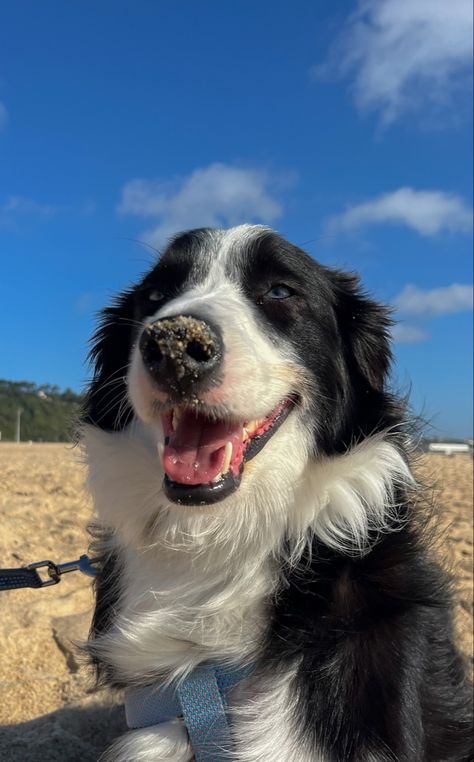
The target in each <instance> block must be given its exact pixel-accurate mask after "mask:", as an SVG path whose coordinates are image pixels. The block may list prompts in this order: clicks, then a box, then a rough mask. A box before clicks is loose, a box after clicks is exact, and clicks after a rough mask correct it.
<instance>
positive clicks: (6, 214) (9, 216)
mask: <svg viewBox="0 0 474 762" xmlns="http://www.w3.org/2000/svg"><path fill="white" fill-rule="evenodd" d="M56 211H57V208H56V207H55V206H51V205H49V204H38V202H37V201H33V199H31V198H25V197H24V196H9V197H8V198H7V200H6V201H5V202H4V203H3V204H0V222H1V223H9V222H14V221H15V220H17V219H18V218H19V217H23V216H28V217H31V216H33V217H41V218H43V219H45V218H48V217H52V216H53V215H54V214H56Z"/></svg>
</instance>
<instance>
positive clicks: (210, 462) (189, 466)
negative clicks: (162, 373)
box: [163, 410, 242, 485]
mask: <svg viewBox="0 0 474 762" xmlns="http://www.w3.org/2000/svg"><path fill="white" fill-rule="evenodd" d="M165 434H166V435H168V437H169V442H168V444H167V445H165V449H164V453H163V465H164V468H165V472H166V475H167V476H168V478H169V479H171V480H172V481H174V482H178V483H179V484H191V485H192V484H205V483H207V482H210V481H212V480H213V479H214V478H215V477H216V476H217V475H218V473H219V472H220V471H221V470H222V466H223V464H224V456H225V446H226V444H227V442H231V443H232V453H233V457H234V456H235V454H236V453H237V452H239V450H240V449H241V445H242V424H241V423H228V422H225V421H216V422H214V421H209V420H208V419H207V418H204V417H201V416H199V415H196V413H194V412H193V411H191V410H186V411H184V412H183V415H182V417H181V420H180V422H179V424H178V427H177V429H176V430H175V431H169V430H168V431H165Z"/></svg>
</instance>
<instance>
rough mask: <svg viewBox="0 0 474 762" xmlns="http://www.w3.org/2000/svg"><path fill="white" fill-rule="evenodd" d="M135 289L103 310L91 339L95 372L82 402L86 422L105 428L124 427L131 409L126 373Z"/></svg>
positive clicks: (91, 354) (132, 323) (126, 292)
mask: <svg viewBox="0 0 474 762" xmlns="http://www.w3.org/2000/svg"><path fill="white" fill-rule="evenodd" d="M134 322H135V321H134V299H133V291H132V290H130V291H125V292H124V293H123V294H120V296H118V297H117V298H116V299H115V301H114V303H113V304H112V306H110V307H107V308H106V309H104V310H102V312H101V313H100V322H99V326H98V328H97V331H96V332H95V334H94V335H93V337H92V340H91V350H90V352H89V362H90V363H91V365H92V369H93V375H92V380H91V382H90V385H89V388H88V390H87V392H86V395H85V399H84V405H83V415H82V418H83V421H84V422H85V423H91V424H94V425H95V426H99V427H100V428H102V429H107V430H112V429H121V428H123V426H124V425H125V424H126V423H127V422H128V420H129V418H130V416H131V414H132V411H131V407H130V405H129V404H128V402H127V386H126V380H125V379H126V375H127V370H128V364H129V361H130V352H131V347H132V341H133V332H134Z"/></svg>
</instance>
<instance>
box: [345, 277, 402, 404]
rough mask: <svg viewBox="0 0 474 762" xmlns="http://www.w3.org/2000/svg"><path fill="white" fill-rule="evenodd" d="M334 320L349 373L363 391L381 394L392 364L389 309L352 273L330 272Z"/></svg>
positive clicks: (391, 323) (391, 322)
mask: <svg viewBox="0 0 474 762" xmlns="http://www.w3.org/2000/svg"><path fill="white" fill-rule="evenodd" d="M330 272H331V280H332V283H333V288H334V293H335V297H336V303H335V308H336V317H337V321H338V324H339V330H340V335H341V337H342V339H343V341H344V342H345V352H346V361H347V363H348V366H349V370H350V373H351V374H354V373H356V374H357V375H358V376H359V378H360V380H361V381H362V382H363V383H365V385H366V387H367V388H366V391H370V390H373V391H375V392H383V390H384V388H385V383H386V380H387V376H388V372H389V370H390V366H391V362H392V352H391V348H390V327H391V326H392V325H393V321H392V319H391V317H390V309H389V308H388V307H386V306H385V305H381V304H378V303H377V302H375V301H373V300H372V299H371V298H369V297H368V296H367V295H366V294H365V293H364V292H363V290H362V289H361V287H360V282H359V278H358V277H357V276H356V275H353V274H352V273H345V272H342V271H340V270H332V271H330Z"/></svg>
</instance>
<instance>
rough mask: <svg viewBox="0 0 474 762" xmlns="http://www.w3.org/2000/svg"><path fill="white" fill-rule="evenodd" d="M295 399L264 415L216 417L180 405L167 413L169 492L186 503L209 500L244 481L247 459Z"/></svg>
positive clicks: (165, 460)
mask: <svg viewBox="0 0 474 762" xmlns="http://www.w3.org/2000/svg"><path fill="white" fill-rule="evenodd" d="M294 404H295V399H294V398H292V397H290V398H288V399H285V400H284V401H283V402H280V403H279V404H278V405H277V407H276V408H275V409H274V410H273V411H272V412H271V413H270V414H269V415H268V416H267V417H266V418H263V419H261V420H253V421H241V422H239V421H229V420H211V419H210V418H209V417H206V416H205V415H203V414H201V413H199V412H198V411H196V410H195V409H193V408H187V407H182V406H177V407H175V408H173V410H172V411H171V412H169V413H166V414H165V415H163V416H162V422H163V430H164V436H165V446H164V451H163V467H164V470H165V479H164V490H165V493H166V495H167V497H168V498H169V499H170V500H172V501H173V502H175V503H179V504H181V505H209V504H210V503H216V502H217V501H219V500H223V499H224V498H225V497H227V496H228V495H230V494H231V493H232V492H233V491H234V490H235V489H237V487H238V486H239V484H240V479H241V476H242V472H243V470H244V464H245V463H246V461H248V460H250V459H251V458H253V457H254V456H255V455H257V453H258V452H260V450H261V449H262V448H263V447H264V446H265V445H266V443H267V442H268V440H269V439H270V438H271V437H272V436H273V434H274V433H275V432H276V431H277V429H278V428H279V426H281V424H282V423H283V421H284V420H285V419H286V418H287V416H288V415H289V413H290V412H291V410H292V408H293V406H294Z"/></svg>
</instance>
